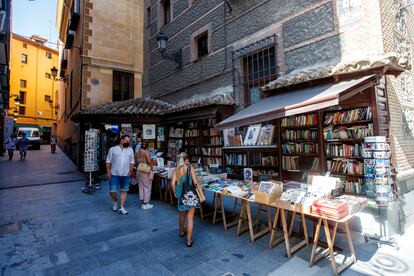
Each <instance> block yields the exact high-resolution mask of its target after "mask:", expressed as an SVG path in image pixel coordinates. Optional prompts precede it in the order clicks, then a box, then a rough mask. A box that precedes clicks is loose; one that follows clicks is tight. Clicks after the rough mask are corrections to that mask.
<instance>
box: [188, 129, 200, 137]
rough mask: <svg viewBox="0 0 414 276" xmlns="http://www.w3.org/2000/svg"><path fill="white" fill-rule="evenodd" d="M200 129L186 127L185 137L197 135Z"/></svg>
mask: <svg viewBox="0 0 414 276" xmlns="http://www.w3.org/2000/svg"><path fill="white" fill-rule="evenodd" d="M199 136H200V131H199V130H198V129H187V130H186V131H185V137H199Z"/></svg>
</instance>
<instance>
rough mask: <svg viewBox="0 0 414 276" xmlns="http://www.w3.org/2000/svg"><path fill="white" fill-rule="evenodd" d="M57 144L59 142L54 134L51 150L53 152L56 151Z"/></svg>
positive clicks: (51, 138) (51, 140)
mask: <svg viewBox="0 0 414 276" xmlns="http://www.w3.org/2000/svg"><path fill="white" fill-rule="evenodd" d="M56 144H57V139H56V136H55V135H52V137H50V151H51V152H52V153H55V151H56Z"/></svg>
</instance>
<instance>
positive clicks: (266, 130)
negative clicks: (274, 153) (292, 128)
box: [257, 125, 275, 145]
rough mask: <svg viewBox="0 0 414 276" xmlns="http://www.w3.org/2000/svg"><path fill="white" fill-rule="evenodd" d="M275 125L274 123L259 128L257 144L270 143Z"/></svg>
mask: <svg viewBox="0 0 414 276" xmlns="http://www.w3.org/2000/svg"><path fill="white" fill-rule="evenodd" d="M274 129H275V126H274V125H265V126H262V127H261V128H260V135H259V140H258V142H257V144H258V145H271V144H272V140H273V133H274Z"/></svg>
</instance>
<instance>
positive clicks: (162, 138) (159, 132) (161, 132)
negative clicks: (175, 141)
mask: <svg viewBox="0 0 414 276" xmlns="http://www.w3.org/2000/svg"><path fill="white" fill-rule="evenodd" d="M157 141H158V142H164V141H165V128H164V127H158V128H157Z"/></svg>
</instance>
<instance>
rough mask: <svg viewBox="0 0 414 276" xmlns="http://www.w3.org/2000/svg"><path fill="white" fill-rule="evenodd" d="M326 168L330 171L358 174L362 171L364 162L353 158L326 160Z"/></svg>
mask: <svg viewBox="0 0 414 276" xmlns="http://www.w3.org/2000/svg"><path fill="white" fill-rule="evenodd" d="M326 164H327V169H328V171H330V172H331V173H339V174H360V175H362V174H363V173H364V162H360V161H355V160H347V159H343V160H327V161H326Z"/></svg>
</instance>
